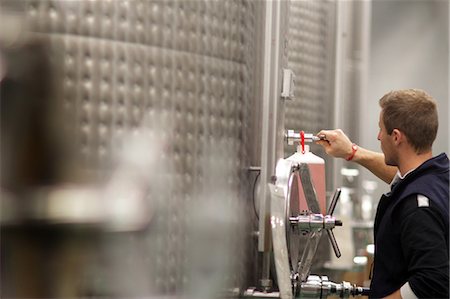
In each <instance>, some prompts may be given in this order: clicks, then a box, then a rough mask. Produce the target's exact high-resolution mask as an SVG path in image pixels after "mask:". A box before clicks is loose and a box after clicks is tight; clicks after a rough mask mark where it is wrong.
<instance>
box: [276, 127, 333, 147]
mask: <svg viewBox="0 0 450 299" xmlns="http://www.w3.org/2000/svg"><path fill="white" fill-rule="evenodd" d="M301 135H302V134H301V132H300V131H295V130H286V131H285V133H284V138H285V140H286V141H287V143H288V144H289V145H293V144H294V142H301V141H302V136H301ZM303 136H304V140H305V142H316V141H319V140H326V139H325V135H319V136H316V135H314V134H312V133H304V134H303Z"/></svg>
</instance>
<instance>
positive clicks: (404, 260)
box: [370, 153, 449, 298]
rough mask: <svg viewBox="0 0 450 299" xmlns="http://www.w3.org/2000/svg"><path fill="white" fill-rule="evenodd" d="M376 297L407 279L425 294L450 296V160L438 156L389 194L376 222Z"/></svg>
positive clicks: (418, 292)
mask: <svg viewBox="0 0 450 299" xmlns="http://www.w3.org/2000/svg"><path fill="white" fill-rule="evenodd" d="M374 235H375V257H374V267H373V277H372V281H371V287H370V288H371V296H370V297H371V298H382V297H385V296H387V295H389V294H391V293H393V292H395V291H397V290H398V289H400V288H401V287H402V286H404V285H405V284H407V283H408V284H409V287H410V289H411V290H412V292H413V293H414V295H415V296H416V297H419V298H449V160H448V157H447V155H446V154H444V153H442V154H440V155H439V156H436V157H433V158H431V159H429V160H427V161H426V162H424V163H423V164H422V165H420V166H419V167H418V168H416V169H415V170H413V171H412V172H410V173H408V174H407V175H406V176H405V177H404V179H402V180H400V181H399V182H398V183H397V184H395V185H394V186H393V188H392V190H391V192H389V193H387V194H384V195H383V196H382V197H381V199H380V202H379V204H378V208H377V214H376V216H375V224H374Z"/></svg>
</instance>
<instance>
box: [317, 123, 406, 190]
mask: <svg viewBox="0 0 450 299" xmlns="http://www.w3.org/2000/svg"><path fill="white" fill-rule="evenodd" d="M317 135H318V136H321V135H323V136H325V139H326V140H320V141H317V143H318V144H320V145H321V146H323V148H324V149H325V152H326V153H327V154H328V155H330V156H333V157H336V158H343V159H347V158H349V157H351V156H352V153H353V150H352V145H353V143H352V142H351V141H350V139H349V138H348V137H347V135H345V134H344V132H342V130H340V129H338V130H322V131H320V132H319V133H318V134H317ZM351 161H353V162H356V163H358V164H360V165H361V166H364V167H365V168H367V169H368V170H370V171H371V172H372V173H373V174H374V175H376V176H377V177H379V178H380V179H382V180H383V181H385V182H386V183H388V184H389V183H391V181H392V179H393V178H394V176H395V174H396V173H397V167H394V166H389V165H386V163H385V162H384V154H382V153H377V152H374V151H371V150H368V149H365V148H362V147H359V146H358V149H357V150H356V152H355V153H354V156H353V157H352V159H351Z"/></svg>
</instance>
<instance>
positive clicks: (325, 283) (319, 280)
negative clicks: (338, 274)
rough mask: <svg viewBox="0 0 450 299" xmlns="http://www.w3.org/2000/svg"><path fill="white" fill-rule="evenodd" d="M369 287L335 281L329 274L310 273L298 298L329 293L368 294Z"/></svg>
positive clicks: (342, 296)
mask: <svg viewBox="0 0 450 299" xmlns="http://www.w3.org/2000/svg"><path fill="white" fill-rule="evenodd" d="M369 293H370V289H369V288H364V287H358V286H356V285H354V284H351V283H349V282H346V281H344V282H342V283H335V282H332V281H329V280H328V277H327V276H318V275H310V276H308V279H307V281H306V282H302V283H301V285H300V289H299V294H297V296H296V297H297V298H327V297H328V296H329V295H337V296H339V298H349V297H350V296H367V295H369Z"/></svg>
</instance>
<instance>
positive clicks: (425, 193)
mask: <svg viewBox="0 0 450 299" xmlns="http://www.w3.org/2000/svg"><path fill="white" fill-rule="evenodd" d="M380 106H381V112H380V118H379V119H380V120H379V127H380V131H379V133H378V140H379V141H380V143H381V150H382V152H383V154H381V153H376V152H372V151H369V150H367V149H364V148H362V147H358V146H357V145H355V144H352V142H351V141H350V139H349V138H348V137H347V136H346V135H345V134H344V133H343V132H342V131H341V130H332V131H328V130H323V131H321V132H319V134H318V135H325V138H326V140H324V141H319V142H318V143H319V144H321V145H322V146H323V147H324V148H325V151H326V152H327V153H328V154H329V155H332V156H334V157H340V158H344V159H346V160H348V161H350V160H351V161H354V162H356V163H359V164H360V165H362V166H364V167H366V168H367V169H369V170H370V171H371V172H372V173H374V174H375V175H376V176H378V177H379V178H381V179H382V180H383V181H385V182H387V183H391V191H390V192H388V193H386V194H384V195H383V196H382V197H381V199H380V202H379V204H378V209H377V213H376V216H375V224H374V236H375V257H374V265H373V275H372V281H371V297H373V298H383V297H386V298H403V299H406V298H449V159H448V157H447V155H446V154H445V153H442V154H440V155H438V156H435V157H433V154H432V144H433V142H434V140H435V138H436V134H437V129H438V116H437V108H436V102H435V100H434V99H433V98H432V97H431V96H430V95H428V94H427V93H425V92H424V91H422V90H415V89H408V90H398V91H393V92H389V93H388V94H386V95H384V96H383V97H382V98H381V99H380Z"/></svg>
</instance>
